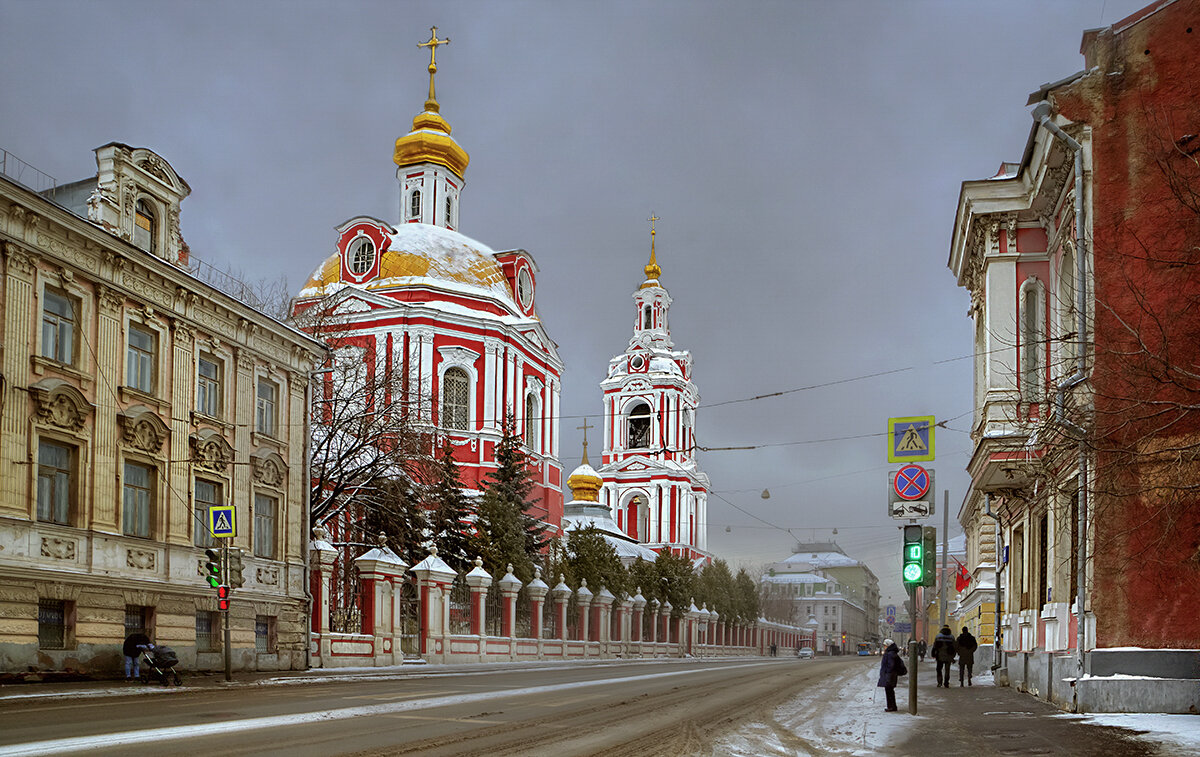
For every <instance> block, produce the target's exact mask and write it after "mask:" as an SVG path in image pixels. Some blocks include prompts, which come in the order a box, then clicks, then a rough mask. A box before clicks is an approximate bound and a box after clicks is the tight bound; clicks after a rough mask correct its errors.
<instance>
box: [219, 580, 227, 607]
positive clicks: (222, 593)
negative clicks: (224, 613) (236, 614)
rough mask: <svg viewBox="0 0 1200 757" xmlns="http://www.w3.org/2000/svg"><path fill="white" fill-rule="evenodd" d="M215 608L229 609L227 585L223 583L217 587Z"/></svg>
mask: <svg viewBox="0 0 1200 757" xmlns="http://www.w3.org/2000/svg"><path fill="white" fill-rule="evenodd" d="M217 609H218V610H228V609H229V587H228V586H225V585H223V584H222V585H221V586H218V587H217Z"/></svg>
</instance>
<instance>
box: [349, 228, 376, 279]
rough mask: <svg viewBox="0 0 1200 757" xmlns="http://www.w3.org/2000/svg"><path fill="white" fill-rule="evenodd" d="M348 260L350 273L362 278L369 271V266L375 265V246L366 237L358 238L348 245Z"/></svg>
mask: <svg viewBox="0 0 1200 757" xmlns="http://www.w3.org/2000/svg"><path fill="white" fill-rule="evenodd" d="M349 258H350V260H349V261H348V263H349V265H348V267H349V268H350V273H352V274H354V275H355V276H362V275H363V274H364V273H366V272H367V271H369V270H371V266H372V265H374V263H375V244H374V242H372V241H371V240H370V239H368V238H367V237H359V238H358V239H356V240H354V242H353V243H352V244H351V245H350V255H349Z"/></svg>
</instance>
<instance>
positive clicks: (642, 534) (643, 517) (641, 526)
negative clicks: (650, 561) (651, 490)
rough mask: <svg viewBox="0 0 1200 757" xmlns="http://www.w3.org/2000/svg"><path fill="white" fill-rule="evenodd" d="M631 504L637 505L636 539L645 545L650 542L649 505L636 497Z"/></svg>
mask: <svg viewBox="0 0 1200 757" xmlns="http://www.w3.org/2000/svg"><path fill="white" fill-rule="evenodd" d="M633 502H634V504H635V505H637V514H638V519H637V524H638V526H637V527H638V531H637V539H638V541H640V542H642V543H645V542H648V541H650V503H648V502H647V501H646V500H645V499H644V498H642V497H636V498H635V499H634V500H633Z"/></svg>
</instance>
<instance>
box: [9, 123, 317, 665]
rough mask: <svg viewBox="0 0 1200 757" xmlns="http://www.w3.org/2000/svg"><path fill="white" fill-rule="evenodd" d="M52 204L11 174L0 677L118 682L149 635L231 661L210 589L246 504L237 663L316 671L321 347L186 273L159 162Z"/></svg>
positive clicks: (111, 151) (189, 657)
mask: <svg viewBox="0 0 1200 757" xmlns="http://www.w3.org/2000/svg"><path fill="white" fill-rule="evenodd" d="M96 163H97V174H96V175H95V176H94V177H91V178H89V179H86V180H84V181H80V182H76V183H73V184H68V185H65V186H58V187H55V188H53V189H51V190H49V191H43V192H41V193H39V192H35V191H33V189H31V188H29V187H27V186H25V185H23V184H20V183H18V182H16V181H14V180H10V178H9V177H6V176H0V244H2V247H3V258H2V264H0V272H2V277H0V282H2V284H0V285H2V286H3V296H2V299H0V302H2V303H3V317H2V319H0V470H3V471H4V474H3V475H0V672H9V673H11V672H14V671H22V672H25V671H35V672H45V671H75V672H80V673H87V674H104V673H108V672H116V671H118V670H119V669H120V667H121V662H122V660H121V643H122V641H123V639H124V638H125V636H126V635H127V634H128V633H129V632H131V631H133V630H142V631H145V632H146V633H147V634H148V635H150V636H151V637H152V638H153V639H155V640H157V641H158V642H159V643H162V644H166V645H169V646H171V647H173V648H174V649H176V651H177V652H178V654H179V656H180V660H181V663H182V665H183V666H184V667H185V668H189V669H196V668H200V669H204V668H219V667H221V665H222V655H221V645H222V640H221V617H220V613H219V612H218V611H217V597H216V594H215V592H214V591H213V590H212V589H211V588H210V587H209V585H208V584H207V583H206V581H205V580H204V578H203V577H202V576H201V575H200V567H201V565H202V563H203V562H204V559H205V558H204V549H205V548H206V547H209V546H212V545H213V544H215V542H214V540H213V539H212V538H211V534H210V533H209V531H208V530H207V524H206V521H207V518H206V515H207V509H208V507H209V506H211V505H218V504H232V505H234V506H235V507H236V513H237V527H238V532H237V537H236V539H235V540H234V546H236V547H237V548H240V549H241V550H243V551H244V553H245V557H244V571H243V575H244V578H245V584H244V586H243V587H242V588H239V589H237V590H236V591H235V592H234V594H233V603H232V610H231V613H230V619H231V637H232V647H231V651H232V657H233V665H234V667H235V668H237V669H286V668H303V667H304V666H305V664H306V653H307V647H308V644H307V633H308V630H307V614H306V610H307V606H308V601H307V598H306V586H307V584H306V581H305V575H306V570H305V568H306V559H307V555H306V549H307V547H306V543H307V540H306V538H305V537H306V531H307V529H306V520H307V508H306V502H307V489H306V487H305V486H304V483H303V478H304V471H305V463H304V449H305V442H304V440H305V438H306V436H307V425H308V417H307V412H306V403H305V392H306V387H307V381H308V371H309V370H310V369H311V367H312V365H313V362H314V360H316V359H317V358H319V357H320V356H322V354H323V348H322V347H321V346H320V345H319V344H318V343H317V342H315V341H313V340H311V339H309V338H308V337H306V336H305V335H303V334H301V333H300V332H298V331H296V330H294V329H292V328H290V327H288V326H285V325H283V324H281V323H279V322H277V321H274V320H272V319H270V318H268V317H266V316H264V315H262V314H261V313H259V312H257V311H255V310H254V309H252V308H251V307H249V306H247V305H245V304H243V303H242V302H240V301H238V300H236V299H234V298H233V297H230V296H228V295H226V294H224V293H222V292H220V291H218V290H217V289H215V288H214V287H212V286H210V285H208V284H206V283H204V282H202V281H200V280H198V279H197V278H195V277H194V276H192V275H191V274H190V272H189V268H188V264H189V254H188V248H187V245H186V244H185V243H184V241H183V237H182V235H181V233H180V225H179V210H180V203H181V202H182V200H183V199H184V198H186V197H187V195H188V194H189V192H190V189H189V187H188V185H187V183H186V182H184V180H183V179H182V178H180V177H179V175H178V174H177V173H176V172H175V170H174V169H173V168H172V167H171V166H170V164H169V163H167V161H165V160H163V159H162V158H161V157H160V156H158V155H156V154H155V153H153V152H151V151H150V150H146V149H141V148H131V147H128V146H126V145H121V144H117V143H111V144H108V145H105V146H103V147H100V148H98V149H97V150H96Z"/></svg>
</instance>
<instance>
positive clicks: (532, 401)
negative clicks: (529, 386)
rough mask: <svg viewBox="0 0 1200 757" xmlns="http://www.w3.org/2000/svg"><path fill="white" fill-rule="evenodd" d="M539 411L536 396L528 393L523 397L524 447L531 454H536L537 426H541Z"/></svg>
mask: <svg viewBox="0 0 1200 757" xmlns="http://www.w3.org/2000/svg"><path fill="white" fill-rule="evenodd" d="M541 415H542V413H541V410H540V409H539V407H538V398H537V395H536V394H533V393H530V394H528V395H526V397H525V446H526V447H528V448H529V451H531V452H537V444H538V426H539V425H540V424H541V422H542V419H541Z"/></svg>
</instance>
